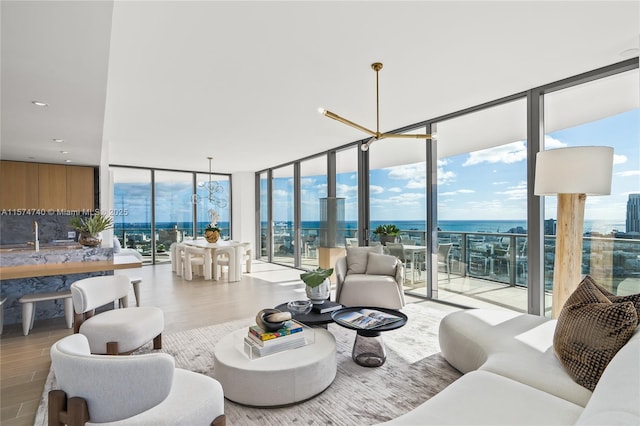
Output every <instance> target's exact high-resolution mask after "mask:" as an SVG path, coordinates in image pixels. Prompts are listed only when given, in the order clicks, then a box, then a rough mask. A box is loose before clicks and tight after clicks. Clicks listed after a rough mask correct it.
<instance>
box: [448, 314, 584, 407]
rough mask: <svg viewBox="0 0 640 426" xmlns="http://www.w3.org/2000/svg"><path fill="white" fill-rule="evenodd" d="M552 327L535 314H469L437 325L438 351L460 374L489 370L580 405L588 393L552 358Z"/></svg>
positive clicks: (551, 323) (450, 318)
mask: <svg viewBox="0 0 640 426" xmlns="http://www.w3.org/2000/svg"><path fill="white" fill-rule="evenodd" d="M555 326H556V321H554V320H549V319H548V318H545V317H541V316H538V315H529V314H522V313H518V312H514V311H508V310H497V309H496V310H490V309H469V310H464V311H459V312H455V313H452V314H449V315H447V316H446V317H445V318H444V319H443V320H442V321H441V322H440V331H439V341H440V348H441V351H442V354H443V355H444V357H445V358H446V359H447V361H448V362H449V363H450V364H451V365H453V366H454V367H455V368H457V369H458V370H460V371H462V372H463V373H467V372H470V371H473V370H476V369H481V370H486V371H490V372H492V373H496V374H499V375H501V376H504V377H508V378H510V379H512V380H515V381H518V382H521V383H524V384H527V385H529V386H532V387H534V388H537V389H539V390H541V391H543V392H547V393H549V394H552V395H555V396H557V397H559V398H563V399H565V400H567V401H570V402H572V403H574V404H577V405H580V406H585V405H586V404H587V402H588V401H589V398H590V397H591V391H589V390H588V389H585V388H584V387H583V386H580V385H579V384H577V383H576V382H575V381H574V380H573V379H572V378H571V376H569V374H567V372H566V370H565V369H564V367H563V365H562V364H561V363H560V361H559V360H558V358H557V357H556V356H555V354H554V353H553V333H554V329H555Z"/></svg>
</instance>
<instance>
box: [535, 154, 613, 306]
mask: <svg viewBox="0 0 640 426" xmlns="http://www.w3.org/2000/svg"><path fill="white" fill-rule="evenodd" d="M612 168H613V148H611V147H607V146H580V147H571V148H560V149H551V150H548V151H542V152H539V153H538V154H537V157H536V175H535V186H534V188H535V189H534V193H535V195H557V196H558V217H557V220H558V222H557V226H556V253H555V263H554V268H553V301H552V303H553V304H552V312H551V316H552V318H558V315H559V314H560V310H561V309H562V306H563V305H564V303H565V301H566V300H567V298H568V297H569V296H570V295H571V293H572V292H573V291H574V290H575V288H576V287H577V286H578V284H579V283H580V280H581V279H582V234H583V232H584V205H585V200H586V198H587V195H609V194H610V193H611V171H612Z"/></svg>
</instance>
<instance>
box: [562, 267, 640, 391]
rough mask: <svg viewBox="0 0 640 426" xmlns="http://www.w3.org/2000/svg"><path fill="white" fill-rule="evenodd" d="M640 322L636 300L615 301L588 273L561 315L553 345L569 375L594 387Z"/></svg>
mask: <svg viewBox="0 0 640 426" xmlns="http://www.w3.org/2000/svg"><path fill="white" fill-rule="evenodd" d="M637 325H638V313H637V310H636V306H635V304H634V303H633V302H630V301H627V302H619V303H612V302H611V301H610V300H609V299H608V298H607V297H606V296H605V295H604V294H603V293H602V291H601V290H600V289H599V288H598V287H597V286H596V285H595V284H594V282H593V280H592V279H591V278H590V277H586V278H585V279H584V280H583V281H582V282H581V283H580V284H579V285H578V287H577V288H576V290H575V291H574V292H573V293H572V294H571V296H569V298H568V299H567V301H566V303H565V305H564V306H563V308H562V310H561V311H560V315H559V317H558V324H557V326H556V330H555V333H554V336H553V348H554V351H555V353H556V355H557V356H558V359H560V362H562V364H563V365H564V367H565V368H566V370H567V372H568V373H569V375H570V376H571V377H572V378H573V379H574V380H575V381H576V382H577V383H578V384H580V385H582V386H584V387H585V388H587V389H590V390H593V389H595V387H596V384H597V383H598V380H599V379H600V376H601V375H602V372H603V371H604V369H605V368H606V367H607V364H609V361H611V359H612V358H613V357H614V356H615V354H616V353H617V352H618V350H619V349H620V348H621V347H622V346H624V344H625V343H627V341H628V340H629V339H630V338H631V336H632V335H633V332H634V331H635V329H636V327H637Z"/></svg>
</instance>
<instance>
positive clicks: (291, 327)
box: [249, 320, 303, 342]
mask: <svg viewBox="0 0 640 426" xmlns="http://www.w3.org/2000/svg"><path fill="white" fill-rule="evenodd" d="M302 330H303V326H302V324H300V323H298V322H296V321H293V320H291V321H287V322H285V323H284V327H282V328H281V329H279V330H276V331H265V330H263V329H261V328H260V327H258V326H257V325H252V326H250V327H249V333H251V334H253V335H254V336H256V337H257V338H258V339H259V340H262V341H263V342H264V341H267V340H271V339H277V338H279V337H283V336H288V335H290V334H294V333H299V332H301V331H302Z"/></svg>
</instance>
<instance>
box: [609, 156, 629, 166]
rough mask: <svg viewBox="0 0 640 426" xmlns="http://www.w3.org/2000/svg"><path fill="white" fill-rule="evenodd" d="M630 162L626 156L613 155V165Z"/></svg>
mask: <svg viewBox="0 0 640 426" xmlns="http://www.w3.org/2000/svg"><path fill="white" fill-rule="evenodd" d="M627 160H628V158H627V156H626V155H621V154H613V164H624V163H626V162H627Z"/></svg>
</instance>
